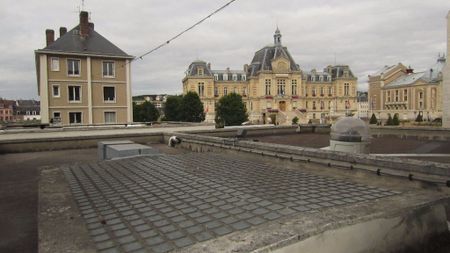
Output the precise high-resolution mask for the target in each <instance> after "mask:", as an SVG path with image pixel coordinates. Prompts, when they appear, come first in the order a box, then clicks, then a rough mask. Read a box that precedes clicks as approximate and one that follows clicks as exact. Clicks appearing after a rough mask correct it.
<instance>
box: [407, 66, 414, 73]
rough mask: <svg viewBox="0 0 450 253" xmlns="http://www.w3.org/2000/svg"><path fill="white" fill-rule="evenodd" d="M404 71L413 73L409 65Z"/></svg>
mask: <svg viewBox="0 0 450 253" xmlns="http://www.w3.org/2000/svg"><path fill="white" fill-rule="evenodd" d="M405 72H406V74H412V73H414V69H412V68H411V66H409V67H408V68H406V70H405Z"/></svg>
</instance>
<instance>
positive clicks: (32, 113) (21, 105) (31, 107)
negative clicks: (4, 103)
mask: <svg viewBox="0 0 450 253" xmlns="http://www.w3.org/2000/svg"><path fill="white" fill-rule="evenodd" d="M15 105H16V106H15V111H14V117H15V120H16V121H30V120H40V119H41V107H40V102H39V101H36V100H25V99H19V100H17V101H16V102H15Z"/></svg>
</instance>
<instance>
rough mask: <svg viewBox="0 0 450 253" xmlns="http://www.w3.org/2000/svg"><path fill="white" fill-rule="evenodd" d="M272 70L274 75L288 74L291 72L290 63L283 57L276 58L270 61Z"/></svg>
mask: <svg viewBox="0 0 450 253" xmlns="http://www.w3.org/2000/svg"><path fill="white" fill-rule="evenodd" d="M272 70H273V72H275V73H289V72H290V70H291V63H290V61H289V59H286V58H285V57H281V56H280V57H278V58H276V59H274V60H273V61H272Z"/></svg>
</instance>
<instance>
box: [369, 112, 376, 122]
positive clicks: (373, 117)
mask: <svg viewBox="0 0 450 253" xmlns="http://www.w3.org/2000/svg"><path fill="white" fill-rule="evenodd" d="M369 123H370V124H377V123H378V120H377V116H375V113H372V117H370V121H369Z"/></svg>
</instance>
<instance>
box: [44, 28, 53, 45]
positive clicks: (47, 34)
mask: <svg viewBox="0 0 450 253" xmlns="http://www.w3.org/2000/svg"><path fill="white" fill-rule="evenodd" d="M45 39H46V41H47V46H50V44H52V43H53V41H55V31H53V30H52V29H47V30H45Z"/></svg>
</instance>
